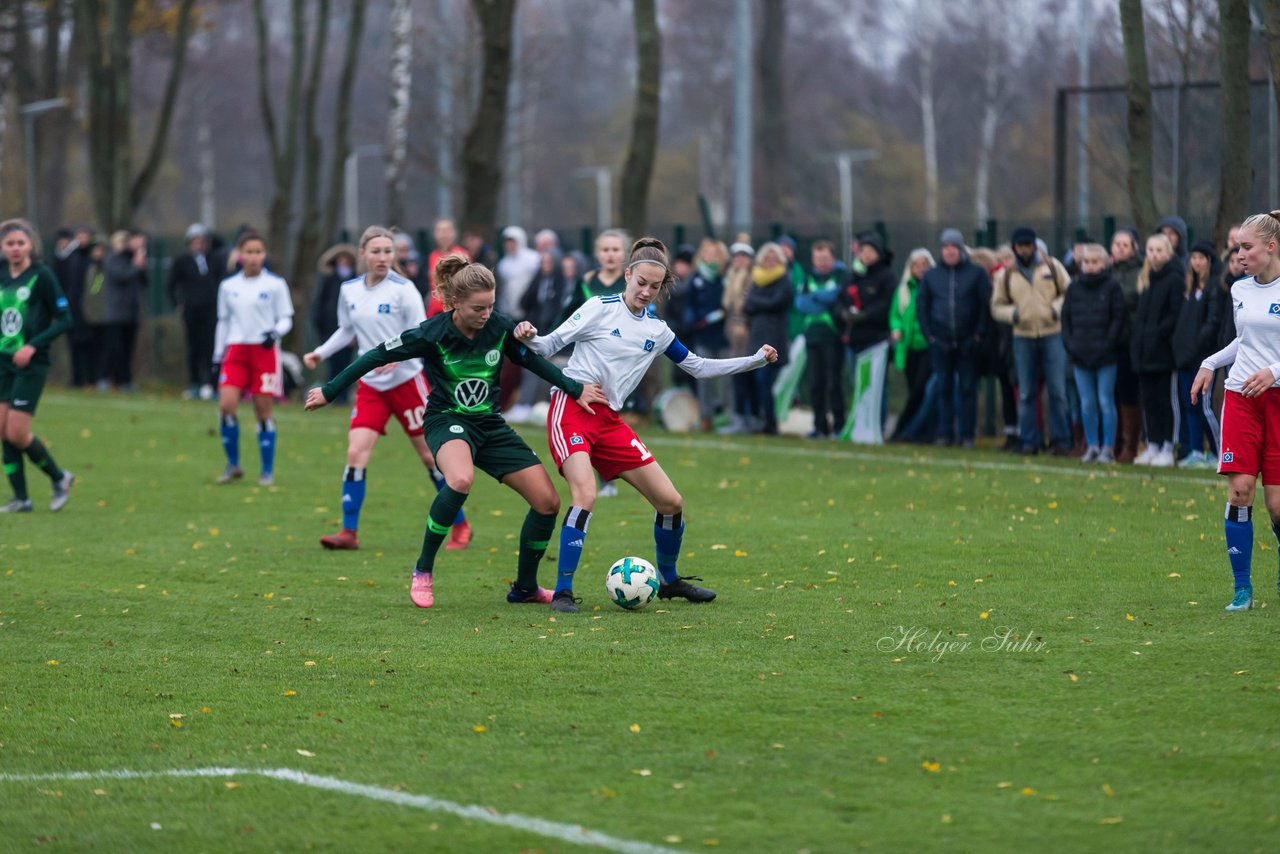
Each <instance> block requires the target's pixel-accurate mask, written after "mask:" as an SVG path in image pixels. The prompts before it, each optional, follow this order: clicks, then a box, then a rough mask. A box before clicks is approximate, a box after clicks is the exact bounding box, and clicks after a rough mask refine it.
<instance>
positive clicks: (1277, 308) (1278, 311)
mask: <svg viewBox="0 0 1280 854" xmlns="http://www.w3.org/2000/svg"><path fill="white" fill-rule="evenodd" d="M1267 312H1268V313H1269V314H1274V315H1276V316H1280V302H1273V303H1271V306H1270V308H1268V309H1267Z"/></svg>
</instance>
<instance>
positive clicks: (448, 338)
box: [322, 311, 582, 415]
mask: <svg viewBox="0 0 1280 854" xmlns="http://www.w3.org/2000/svg"><path fill="white" fill-rule="evenodd" d="M514 330H515V322H514V321H512V320H511V318H509V317H507V316H506V315H503V314H498V313H496V312H495V313H494V314H492V315H490V317H489V322H488V323H486V324H485V325H484V328H483V329H481V330H480V331H479V332H477V333H476V336H475V338H468V337H467V336H465V335H463V334H462V333H461V332H459V331H458V328H457V327H456V326H454V325H453V312H452V311H446V312H444V313H443V314H437V315H436V316H435V317H432V318H428V319H427V320H425V321H423V322H422V323H421V324H419V325H418V326H415V327H414V328H413V329H408V330H406V331H404V332H402V333H400V334H399V335H397V336H395V337H394V338H391V339H390V340H388V341H384V342H382V343H381V344H379V345H378V346H377V347H374V348H373V349H371V350H369V351H367V352H366V353H364V354H363V355H362V356H361V357H360V358H358V359H356V360H355V362H353V363H352V364H351V366H350V367H348V368H347V369H346V370H344V371H343V372H342V373H340V374H338V375H337V376H336V377H334V378H333V379H332V380H330V381H329V382H327V383H325V385H324V387H323V389H322V391H323V392H324V396H325V399H326V400H333V399H334V398H335V397H337V396H338V393H339V392H341V391H342V390H343V389H344V388H346V387H347V386H349V385H351V384H352V383H353V382H355V381H356V380H358V379H359V378H360V377H362V376H364V375H365V374H367V373H368V372H369V371H371V370H373V369H374V368H376V367H378V366H380V365H386V364H390V363H391V362H403V361H404V360H406V359H421V360H422V365H423V369H424V371H425V373H426V375H427V383H428V384H430V386H431V397H430V398H429V399H428V400H427V412H428V413H432V412H456V413H459V414H461V415H488V414H500V413H501V411H502V410H501V407H500V404H499V401H500V400H501V398H502V392H501V389H500V387H499V385H498V380H499V378H500V377H501V375H502V360H503V359H510V360H512V361H513V362H515V363H516V364H518V365H520V366H521V367H524V368H526V369H528V370H530V371H532V372H533V373H535V374H537V375H538V376H540V377H542V378H543V379H544V380H546V381H547V382H549V383H551V384H552V385H554V386H556V387H557V388H561V389H564V390H565V391H566V392H568V393H569V396H570V397H573V398H575V399H576V398H577V397H578V396H579V395H581V394H582V383H580V382H578V381H577V380H573V379H570V378H569V377H566V376H565V375H564V373H563V372H562V371H561V370H560V369H559V368H557V367H556V366H555V365H553V364H551V363H550V362H548V361H547V360H546V359H544V358H542V357H541V356H539V355H538V354H537V353H534V352H533V351H532V350H530V349H528V348H527V347H526V346H525V345H524V344H522V343H520V342H519V341H517V340H516V338H515V335H514V334H513V332H514Z"/></svg>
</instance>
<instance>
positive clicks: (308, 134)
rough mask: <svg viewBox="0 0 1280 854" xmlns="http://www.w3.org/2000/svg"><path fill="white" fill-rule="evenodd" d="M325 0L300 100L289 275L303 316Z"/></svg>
mask: <svg viewBox="0 0 1280 854" xmlns="http://www.w3.org/2000/svg"><path fill="white" fill-rule="evenodd" d="M329 8H330V5H329V0H319V8H318V10H317V14H316V28H315V32H314V34H313V39H312V43H311V58H310V60H309V62H310V70H309V72H308V76H307V84H306V89H305V90H304V91H303V96H302V142H303V144H302V152H303V156H302V212H301V216H299V218H298V219H299V220H300V225H299V228H298V241H297V245H296V248H295V249H294V252H293V265H292V267H291V268H289V269H290V273H289V281H290V282H291V283H292V290H294V291H295V292H296V295H295V296H294V298H293V302H294V306H295V308H296V310H297V311H298V313H299V315H302V316H306V313H307V301H308V300H309V298H310V296H311V292H312V291H313V290H314V288H312V287H311V281H310V279H311V271H312V270H313V269H314V265H315V262H316V258H317V257H318V256H319V255H320V245H319V244H320V235H319V231H320V166H321V161H322V156H323V152H322V151H321V148H320V133H319V132H318V131H317V130H316V102H317V101H318V100H319V97H320V82H321V77H322V75H323V73H324V53H325V45H326V44H327V43H328V40H329Z"/></svg>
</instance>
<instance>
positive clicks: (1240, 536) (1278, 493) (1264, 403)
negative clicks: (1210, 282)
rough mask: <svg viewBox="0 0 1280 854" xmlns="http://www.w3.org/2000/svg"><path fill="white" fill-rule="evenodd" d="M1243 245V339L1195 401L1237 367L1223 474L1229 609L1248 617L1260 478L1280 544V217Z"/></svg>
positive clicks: (1265, 218) (1211, 366) (1263, 223)
mask: <svg viewBox="0 0 1280 854" xmlns="http://www.w3.org/2000/svg"><path fill="white" fill-rule="evenodd" d="M1236 239H1237V240H1239V244H1238V245H1239V248H1238V249H1237V250H1236V258H1237V260H1238V263H1239V264H1240V266H1241V267H1242V268H1243V271H1244V273H1245V275H1246V276H1248V278H1245V279H1241V280H1240V281H1238V282H1236V283H1235V284H1233V285H1232V286H1231V301H1232V305H1233V306H1234V307H1235V326H1236V330H1237V333H1238V335H1237V337H1236V339H1235V340H1234V341H1232V342H1231V343H1230V344H1228V345H1227V346H1226V347H1224V348H1223V349H1221V350H1219V351H1218V352H1217V353H1214V354H1213V355H1212V356H1210V357H1209V358H1207V359H1205V360H1204V362H1203V363H1202V364H1201V366H1200V370H1199V372H1197V374H1196V378H1195V381H1194V382H1193V383H1192V385H1191V402H1192V403H1194V402H1195V401H1196V399H1197V398H1198V397H1199V396H1201V395H1206V394H1212V392H1213V372H1214V371H1215V370H1217V369H1218V368H1220V367H1223V366H1225V365H1228V364H1229V365H1231V370H1230V371H1229V372H1228V374H1227V383H1226V386H1227V387H1226V391H1225V392H1224V393H1223V395H1224V396H1223V402H1222V448H1221V449H1220V451H1219V455H1218V473H1219V474H1225V475H1226V476H1227V478H1228V481H1227V483H1228V489H1227V514H1226V516H1227V518H1226V522H1225V523H1224V532H1225V534H1226V541H1227V558H1228V560H1229V561H1230V563H1231V574H1232V576H1233V579H1234V582H1235V594H1234V596H1233V598H1232V600H1231V604H1230V605H1228V606H1227V608H1226V609H1227V610H1228V611H1247V610H1249V609H1250V608H1252V607H1253V579H1252V569H1253V545H1254V543H1253V500H1254V496H1255V493H1256V491H1257V487H1258V476H1259V475H1261V476H1262V490H1263V499H1264V500H1265V502H1266V505H1267V514H1268V515H1269V516H1270V517H1271V532H1272V533H1273V534H1275V536H1276V539H1277V541H1280V388H1277V385H1278V384H1280V326H1278V325H1277V322H1276V315H1277V314H1280V308H1277V306H1280V211H1271V212H1270V213H1260V214H1254V215H1253V216H1251V217H1249V218H1248V219H1246V220H1245V221H1244V224H1243V225H1241V226H1240V232H1239V234H1238V235H1237V237H1236ZM1277 587H1280V581H1277Z"/></svg>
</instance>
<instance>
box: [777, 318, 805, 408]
mask: <svg viewBox="0 0 1280 854" xmlns="http://www.w3.org/2000/svg"><path fill="white" fill-rule="evenodd" d="M805 361H806V356H805V349H804V334H803V333H801V334H800V335H797V336H796V337H795V338H793V339H791V350H790V353H789V361H788V362H787V363H786V364H785V365H783V366H782V370H781V371H779V372H778V377H777V379H775V380H774V381H773V411H774V413H775V415H776V416H777V419H778V423H779V424H781V423H782V422H783V421H786V420H787V414H788V413H790V412H791V401H793V400H795V397H796V389H797V388H799V386H800V380H802V379H804V365H805Z"/></svg>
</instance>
